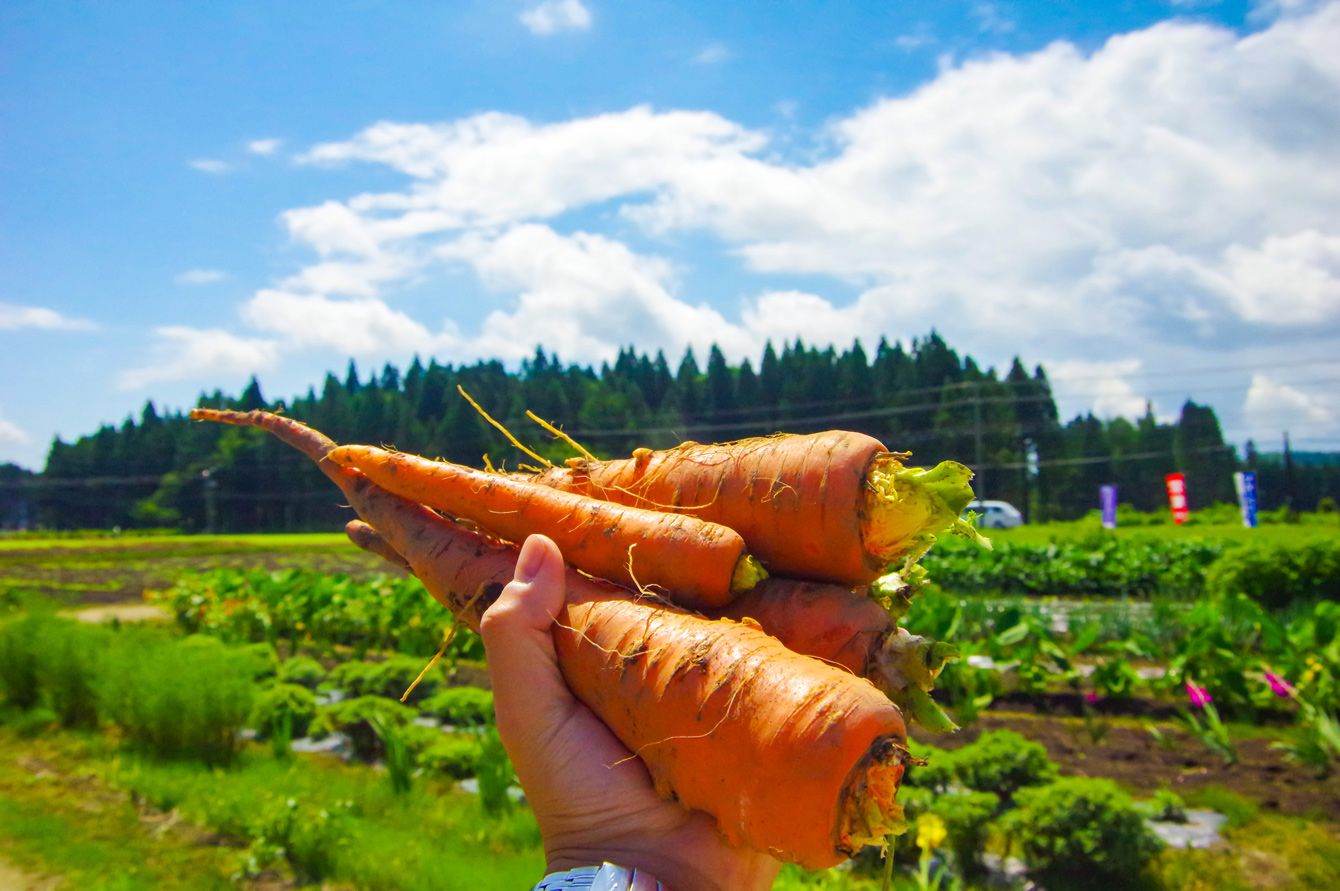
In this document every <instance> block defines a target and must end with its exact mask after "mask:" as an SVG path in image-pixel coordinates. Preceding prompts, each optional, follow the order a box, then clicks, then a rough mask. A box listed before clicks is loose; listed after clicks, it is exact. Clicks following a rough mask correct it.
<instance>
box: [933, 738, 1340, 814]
mask: <svg viewBox="0 0 1340 891" xmlns="http://www.w3.org/2000/svg"><path fill="white" fill-rule="evenodd" d="M1105 727H1106V730H1105V732H1103V733H1102V736H1101V738H1099V739H1095V738H1094V735H1095V734H1091V733H1090V731H1089V729H1088V728H1087V727H1086V725H1085V723H1084V722H1083V721H1082V720H1080V719H1075V718H1062V717H1057V716H1055V715H1038V714H1027V713H1022V712H986V713H984V714H983V715H981V716H980V717H979V718H978V720H977V722H976V723H974V724H973V725H972V726H971V727H966V728H964V729H963V730H961V731H959V732H958V733H956V734H953V735H939V736H936V735H932V734H926V733H922V734H917V736H918V738H919V740H920V741H922V742H925V743H928V744H930V745H933V746H938V747H939V748H943V749H956V748H958V747H960V746H962V745H965V744H967V743H969V742H972V741H973V740H975V739H976V738H977V737H978V736H979V735H980V734H981V732H982V731H983V730H998V729H1009V730H1014V731H1016V732H1018V733H1019V734H1021V735H1022V736H1024V737H1026V738H1028V739H1032V740H1036V741H1038V742H1040V743H1042V744H1043V745H1044V746H1046V747H1047V752H1048V754H1050V756H1051V758H1052V760H1053V761H1055V762H1056V763H1057V764H1059V765H1060V767H1061V771H1062V773H1065V774H1070V775H1074V776H1089V777H1107V778H1109V779H1114V780H1117V781H1118V782H1120V783H1121V784H1122V785H1124V786H1126V787H1127V788H1129V789H1132V790H1133V791H1135V792H1136V793H1152V792H1153V791H1154V790H1156V789H1158V788H1159V787H1161V786H1167V787H1168V788H1170V789H1172V790H1173V791H1174V792H1176V793H1178V794H1179V795H1185V794H1187V793H1190V792H1193V791H1195V790H1199V789H1204V788H1207V787H1212V786H1217V787H1223V788H1227V789H1230V790H1232V791H1233V792H1236V793H1237V794H1238V795H1241V796H1243V797H1245V798H1249V799H1251V800H1253V801H1255V802H1257V803H1258V804H1260V806H1261V808H1262V810H1265V811H1271V812H1276V813H1281V814H1289V815H1294V816H1307V815H1312V816H1319V817H1324V818H1325V819H1327V820H1329V821H1332V822H1340V774H1337V773H1332V775H1331V776H1329V777H1326V778H1323V779H1319V778H1318V777H1317V776H1316V774H1315V773H1314V772H1313V771H1312V770H1310V769H1308V768H1306V767H1302V766H1299V765H1296V764H1292V763H1290V762H1289V761H1286V760H1285V758H1284V755H1283V753H1281V752H1279V751H1278V750H1276V749H1273V748H1271V740H1270V739H1267V738H1249V739H1240V740H1235V745H1236V747H1237V753H1238V761H1237V763H1236V764H1232V765H1226V764H1224V762H1223V760H1222V759H1220V758H1219V756H1218V755H1215V754H1213V753H1212V752H1210V751H1209V750H1207V749H1206V748H1205V746H1204V745H1202V744H1201V742H1200V741H1199V740H1197V739H1196V738H1195V737H1193V736H1191V735H1189V734H1187V733H1185V732H1183V731H1182V730H1180V729H1177V728H1176V727H1173V726H1171V725H1167V724H1162V725H1159V726H1158V729H1159V731H1160V732H1161V733H1162V734H1163V737H1164V740H1163V742H1162V743H1160V742H1158V741H1157V740H1155V738H1154V737H1153V736H1152V735H1151V734H1150V733H1149V732H1148V731H1146V730H1145V729H1144V728H1142V727H1138V726H1130V725H1129V724H1121V723H1116V722H1106V723H1105ZM1097 729H1100V730H1101V729H1102V727H1101V725H1099V726H1098V727H1097Z"/></svg>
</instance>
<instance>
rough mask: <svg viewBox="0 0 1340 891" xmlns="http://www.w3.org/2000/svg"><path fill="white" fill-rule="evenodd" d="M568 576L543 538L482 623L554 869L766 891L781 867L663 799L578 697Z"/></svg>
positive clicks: (700, 889) (536, 538)
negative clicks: (568, 651)
mask: <svg viewBox="0 0 1340 891" xmlns="http://www.w3.org/2000/svg"><path fill="white" fill-rule="evenodd" d="M565 572H566V568H565V566H564V564H563V558H562V555H561V554H559V551H558V547H557V546H556V545H555V544H554V543H553V542H552V541H550V540H549V539H548V538H546V537H544V536H543V535H532V536H531V537H530V538H528V539H526V543H525V544H524V545H523V546H522V548H521V554H520V556H519V557H518V559H517V565H516V577H515V579H514V580H513V581H512V582H511V583H509V584H508V585H507V586H506V587H505V588H504V589H503V591H502V593H501V594H500V595H499V597H498V600H497V601H496V602H495V603H494V604H493V605H492V606H490V607H489V609H488V611H487V612H486V613H485V614H484V618H483V621H482V622H481V624H480V635H481V636H482V637H483V639H484V650H485V652H486V654H487V657H488V669H489V677H490V678H491V680H492V683H493V704H494V711H495V713H496V715H497V721H498V734H499V736H501V737H502V742H503V745H504V746H505V747H506V748H507V753H508V755H510V756H511V759H512V765H513V767H515V768H516V774H517V778H518V779H520V781H521V786H522V788H524V789H525V791H526V797H527V799H528V800H529V802H530V805H531V808H532V809H533V810H534V812H535V819H536V822H537V823H538V824H539V827H540V836H541V838H542V839H543V840H544V850H545V857H546V859H547V861H548V869H549V871H551V872H552V871H557V870H564V869H571V868H573V867H577V866H594V865H598V864H600V863H601V862H602V861H606V860H608V861H609V862H611V863H617V864H619V865H621V866H630V867H637V868H638V869H639V870H644V871H646V872H648V873H651V874H652V875H654V876H656V878H658V879H659V880H660V881H661V882H662V883H663V884H664V885H665V886H666V887H667V888H669V889H671V891H759V889H766V888H769V887H771V886H772V882H773V879H774V878H776V876H777V870H778V869H779V868H780V864H779V863H778V862H777V861H776V860H775V859H773V858H772V857H769V856H767V855H766V854H761V853H758V852H756V851H750V850H747V849H744V848H733V847H730V846H729V845H727V844H726V843H725V842H724V841H723V840H722V839H721V836H720V835H719V834H718V833H717V831H716V826H715V823H714V821H713V820H712V818H711V817H708V816H707V815H706V814H702V813H696V812H690V811H687V810H685V809H684V808H682V807H680V806H679V805H677V804H675V803H674V802H671V801H667V800H665V799H663V798H661V797H660V796H659V795H658V794H657V793H656V789H655V787H654V786H653V785H652V782H651V777H650V776H649V775H648V773H647V769H646V768H645V767H644V766H643V764H642V762H641V761H640V760H638V759H637V758H634V757H633V756H632V755H631V754H630V753H629V751H628V749H626V748H625V747H624V746H623V744H622V743H620V742H619V740H618V739H616V738H615V736H614V734H613V733H611V732H610V730H609V728H607V727H606V726H605V725H604V724H603V723H602V722H601V721H600V719H599V718H597V717H596V715H595V713H593V712H592V711H591V710H590V709H588V708H587V707H586V706H585V705H583V704H582V703H581V702H579V701H578V700H577V699H576V698H575V697H574V696H573V695H572V692H571V691H570V690H569V689H568V686H567V684H566V682H564V680H563V675H562V673H561V671H560V670H559V667H558V656H557V654H556V652H555V650H554V639H553V635H552V628H553V624H554V619H555V617H556V616H557V615H558V614H559V613H560V611H561V610H562V608H563V604H564V600H565V597H566V593H567V590H566V584H565V580H564V575H565Z"/></svg>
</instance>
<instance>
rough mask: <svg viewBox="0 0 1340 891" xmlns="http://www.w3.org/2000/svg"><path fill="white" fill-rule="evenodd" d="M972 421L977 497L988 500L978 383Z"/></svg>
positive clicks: (974, 397)
mask: <svg viewBox="0 0 1340 891" xmlns="http://www.w3.org/2000/svg"><path fill="white" fill-rule="evenodd" d="M972 421H973V439H974V441H975V445H976V448H975V449H974V453H975V455H976V458H975V460H976V462H977V463H976V466H975V467H974V468H973V470H974V471H976V473H977V497H978V499H985V498H986V474H985V473H984V472H983V468H982V384H981V381H977V382H975V383H974V384H973V385H972Z"/></svg>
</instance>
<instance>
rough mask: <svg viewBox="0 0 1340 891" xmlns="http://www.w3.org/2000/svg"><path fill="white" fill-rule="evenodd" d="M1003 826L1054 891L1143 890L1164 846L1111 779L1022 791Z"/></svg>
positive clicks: (1034, 872) (1066, 781)
mask: <svg viewBox="0 0 1340 891" xmlns="http://www.w3.org/2000/svg"><path fill="white" fill-rule="evenodd" d="M1015 803H1016V805H1017V807H1016V809H1015V810H1013V811H1010V812H1009V813H1007V814H1006V815H1005V816H1004V818H1002V827H1003V828H1004V829H1005V831H1006V833H1007V834H1008V835H1009V837H1010V839H1011V841H1012V843H1013V844H1014V845H1016V846H1017V848H1018V850H1019V853H1020V855H1021V857H1022V858H1023V861H1024V863H1025V864H1026V865H1027V866H1028V868H1029V872H1030V874H1031V875H1032V876H1033V877H1034V878H1036V879H1038V880H1039V881H1040V882H1041V883H1042V885H1043V886H1044V887H1046V888H1047V889H1049V891H1066V889H1102V888H1131V887H1139V884H1140V883H1139V879H1138V877H1139V875H1140V873H1141V871H1142V870H1143V869H1144V867H1145V865H1146V864H1147V863H1148V862H1149V860H1150V859H1151V858H1152V857H1153V856H1154V855H1155V854H1156V853H1158V851H1159V849H1160V848H1161V847H1162V842H1161V841H1159V839H1158V836H1156V835H1154V833H1153V832H1152V831H1151V830H1150V829H1149V827H1148V826H1146V825H1145V822H1144V818H1143V817H1141V815H1140V812H1139V809H1138V808H1137V807H1136V805H1135V802H1134V801H1132V800H1131V797H1130V796H1129V795H1127V794H1126V793H1125V792H1123V791H1122V790H1121V788H1120V787H1119V786H1117V784H1116V783H1114V782H1112V781H1111V780H1094V779H1087V778H1083V777H1069V778H1066V779H1062V780H1057V781H1056V782H1054V783H1051V784H1049V785H1046V786H1037V787H1034V788H1031V789H1021V790H1019V793H1018V795H1017V796H1016V802H1015Z"/></svg>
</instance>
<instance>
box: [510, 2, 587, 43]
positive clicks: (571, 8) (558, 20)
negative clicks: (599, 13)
mask: <svg viewBox="0 0 1340 891" xmlns="http://www.w3.org/2000/svg"><path fill="white" fill-rule="evenodd" d="M520 20H521V24H523V25H525V26H526V30H527V31H529V32H530V33H532V34H534V35H536V36H537V37H548V36H549V35H551V34H558V33H560V32H562V31H585V30H587V29H588V28H590V27H591V10H589V9H587V8H586V6H585V5H583V4H582V2H581V0H544V2H542V3H538V4H536V5H535V6H532V7H530V8H528V9H526V10H525V11H524V12H522V13H521V16H520Z"/></svg>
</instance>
